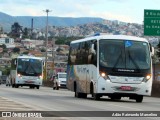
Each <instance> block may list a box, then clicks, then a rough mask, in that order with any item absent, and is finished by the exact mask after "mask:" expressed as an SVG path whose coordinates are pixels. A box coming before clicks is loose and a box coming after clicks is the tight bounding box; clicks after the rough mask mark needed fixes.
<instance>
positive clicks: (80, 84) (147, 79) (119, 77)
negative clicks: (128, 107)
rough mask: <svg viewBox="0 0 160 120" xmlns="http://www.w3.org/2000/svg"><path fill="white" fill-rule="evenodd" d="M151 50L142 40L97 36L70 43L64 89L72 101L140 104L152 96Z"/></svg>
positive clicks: (118, 36)
mask: <svg viewBox="0 0 160 120" xmlns="http://www.w3.org/2000/svg"><path fill="white" fill-rule="evenodd" d="M153 54H154V49H153V47H151V45H150V44H149V42H148V41H147V40H146V39H144V38H139V37H133V36H126V35H99V36H92V37H88V38H84V39H80V40H75V41H72V42H71V44H70V51H69V57H68V65H67V88H68V89H69V90H71V91H74V92H75V97H78V98H86V97H87V94H91V95H92V97H93V99H94V100H99V99H100V97H102V96H108V97H110V98H111V99H119V100H120V99H121V97H129V98H130V99H135V100H136V102H142V101H143V96H150V95H151V88H152V77H153V74H152V59H151V57H152V55H153Z"/></svg>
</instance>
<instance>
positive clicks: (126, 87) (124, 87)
mask: <svg viewBox="0 0 160 120" xmlns="http://www.w3.org/2000/svg"><path fill="white" fill-rule="evenodd" d="M120 89H121V90H131V87H130V86H121V87H120Z"/></svg>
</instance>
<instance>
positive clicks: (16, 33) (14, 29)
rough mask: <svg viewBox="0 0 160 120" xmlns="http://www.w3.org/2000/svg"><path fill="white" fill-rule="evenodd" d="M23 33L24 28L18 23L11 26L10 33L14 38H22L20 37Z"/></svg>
mask: <svg viewBox="0 0 160 120" xmlns="http://www.w3.org/2000/svg"><path fill="white" fill-rule="evenodd" d="M22 32H23V30H22V26H20V25H19V23H18V22H15V23H14V24H13V25H12V26H11V33H10V35H11V36H12V37H13V38H18V37H20V35H21V33H22Z"/></svg>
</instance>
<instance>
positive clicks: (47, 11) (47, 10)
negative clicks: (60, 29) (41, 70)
mask: <svg viewBox="0 0 160 120" xmlns="http://www.w3.org/2000/svg"><path fill="white" fill-rule="evenodd" d="M44 12H46V13H47V20H46V55H45V70H46V76H45V80H47V46H48V13H49V12H51V11H50V10H49V9H46V10H44Z"/></svg>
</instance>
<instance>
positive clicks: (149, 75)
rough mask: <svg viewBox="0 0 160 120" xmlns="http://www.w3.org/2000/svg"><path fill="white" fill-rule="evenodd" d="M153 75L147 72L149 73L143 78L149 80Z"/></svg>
mask: <svg viewBox="0 0 160 120" xmlns="http://www.w3.org/2000/svg"><path fill="white" fill-rule="evenodd" d="M151 77H152V76H151V74H147V75H146V76H145V77H144V79H143V81H142V82H147V81H148V80H149V79H150V78H151Z"/></svg>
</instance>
